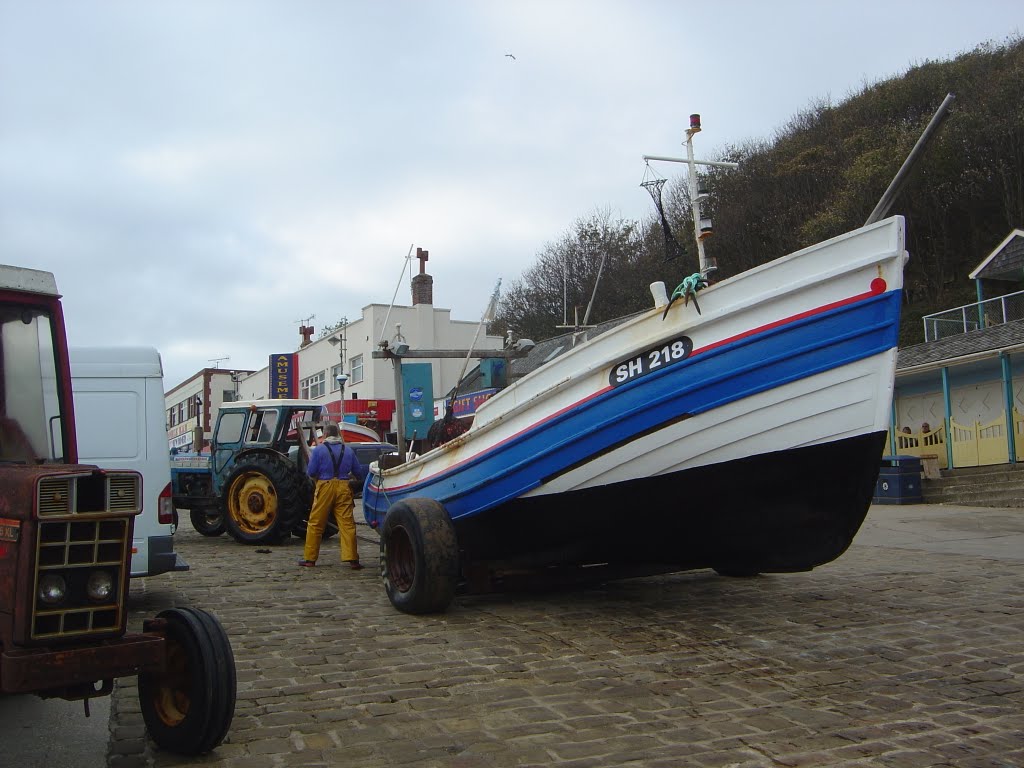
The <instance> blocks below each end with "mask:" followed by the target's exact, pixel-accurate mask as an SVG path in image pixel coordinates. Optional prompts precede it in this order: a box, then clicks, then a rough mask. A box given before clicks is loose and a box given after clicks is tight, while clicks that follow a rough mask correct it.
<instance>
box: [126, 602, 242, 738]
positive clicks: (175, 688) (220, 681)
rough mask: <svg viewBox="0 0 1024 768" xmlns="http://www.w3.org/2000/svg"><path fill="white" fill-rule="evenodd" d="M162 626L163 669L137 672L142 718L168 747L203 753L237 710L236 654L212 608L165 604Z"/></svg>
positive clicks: (155, 735)
mask: <svg viewBox="0 0 1024 768" xmlns="http://www.w3.org/2000/svg"><path fill="white" fill-rule="evenodd" d="M157 618H158V619H162V620H163V621H164V627H163V628H162V629H159V630H157V631H158V632H159V633H161V634H163V636H164V638H165V641H166V642H165V646H164V647H165V649H166V656H165V659H166V665H165V668H164V670H163V672H159V673H154V674H143V675H139V705H140V708H141V709H142V719H143V720H144V721H145V722H146V729H147V730H148V731H149V735H150V737H151V738H152V739H153V741H154V742H156V743H157V745H158V746H160V748H161V749H165V750H167V751H168V752H175V753H177V754H181V755H202V754H205V753H207V752H209V751H210V750H212V749H214V748H215V747H216V746H217V745H219V744H220V743H221V742H222V741H224V737H225V736H226V735H227V732H228V728H229V727H230V726H231V721H232V719H233V718H234V716H235V696H236V685H237V682H236V676H235V657H234V654H233V653H232V651H231V642H230V641H229V640H228V636H227V633H226V632H225V631H224V628H223V627H222V626H221V624H220V622H219V621H218V620H217V618H216V617H215V616H213V614H210V613H207V612H206V611H202V610H199V609H197V608H169V609H168V610H166V611H162V612H161V613H159V614H158V615H157Z"/></svg>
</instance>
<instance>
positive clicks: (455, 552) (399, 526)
mask: <svg viewBox="0 0 1024 768" xmlns="http://www.w3.org/2000/svg"><path fill="white" fill-rule="evenodd" d="M380 575H381V579H383V581H384V591H385V592H387V595H388V599H389V600H390V601H391V604H392V605H393V606H394V607H395V608H397V609H398V610H400V611H402V612H403V613H412V614H423V613H441V612H443V611H445V610H446V609H447V608H448V606H449V605H450V604H451V601H452V598H453V597H454V596H455V588H456V585H457V582H458V578H459V546H458V542H457V540H456V537H455V528H454V527H453V526H452V521H451V518H449V517H448V512H446V511H445V508H444V507H443V506H441V504H439V503H438V502H436V501H434V500H433V499H407V500H406V501H400V502H398V503H396V504H395V505H394V506H392V507H391V509H389V510H388V514H387V517H385V518H384V523H383V525H381V529H380Z"/></svg>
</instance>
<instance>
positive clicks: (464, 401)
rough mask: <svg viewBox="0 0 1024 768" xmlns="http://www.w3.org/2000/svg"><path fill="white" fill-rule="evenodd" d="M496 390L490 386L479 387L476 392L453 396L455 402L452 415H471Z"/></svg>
mask: <svg viewBox="0 0 1024 768" xmlns="http://www.w3.org/2000/svg"><path fill="white" fill-rule="evenodd" d="M497 391H498V390H497V389H495V388H493V387H492V388H491V389H481V390H478V391H476V392H469V393H467V394H465V395H459V396H458V397H456V398H455V404H454V405H453V406H452V415H454V416H472V415H473V414H474V413H476V409H477V408H479V407H480V406H481V404H483V403H485V402H487V401H488V400H489V399H490V398H491V397H492V396H493V395H494V393H495V392H497Z"/></svg>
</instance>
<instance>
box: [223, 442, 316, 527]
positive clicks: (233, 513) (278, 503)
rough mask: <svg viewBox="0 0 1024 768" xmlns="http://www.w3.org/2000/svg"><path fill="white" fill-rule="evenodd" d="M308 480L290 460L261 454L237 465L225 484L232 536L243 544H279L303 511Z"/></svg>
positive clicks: (227, 519) (226, 518)
mask: <svg viewBox="0 0 1024 768" xmlns="http://www.w3.org/2000/svg"><path fill="white" fill-rule="evenodd" d="M304 480H305V478H304V477H303V476H302V475H300V474H299V471H298V470H297V469H296V467H295V465H294V464H292V463H291V462H289V461H288V460H287V459H278V458H275V457H271V456H268V455H264V454H257V455H255V456H249V457H247V458H245V459H243V460H242V461H241V462H239V463H238V464H236V465H235V467H234V469H232V470H231V473H230V474H229V475H228V477H227V480H226V481H225V483H224V492H223V495H222V496H221V510H222V512H223V514H224V522H225V524H226V525H227V530H228V533H230V534H231V536H232V537H233V538H234V539H235V540H236V541H240V542H241V543H243V544H278V543H280V542H281V540H282V539H285V538H287V537H288V536H289V535H290V534H291V532H292V528H294V527H295V522H296V521H297V520H298V519H299V517H300V516H301V515H302V513H303V512H306V513H307V514H308V510H304V509H303V508H302V505H303V499H304V498H305V497H304V495H303V493H302V485H301V483H302V482H303V481H304Z"/></svg>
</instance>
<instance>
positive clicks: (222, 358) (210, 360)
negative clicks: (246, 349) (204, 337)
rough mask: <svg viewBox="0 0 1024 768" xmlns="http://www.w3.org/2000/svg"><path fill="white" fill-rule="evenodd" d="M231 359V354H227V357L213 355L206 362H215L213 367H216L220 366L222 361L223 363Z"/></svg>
mask: <svg viewBox="0 0 1024 768" xmlns="http://www.w3.org/2000/svg"><path fill="white" fill-rule="evenodd" d="M230 359H231V355H227V356H226V357H211V358H210V359H209V360H207V361H206V362H208V363H213V367H214V368H220V364H221V363H223V362H224V361H225V360H230Z"/></svg>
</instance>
